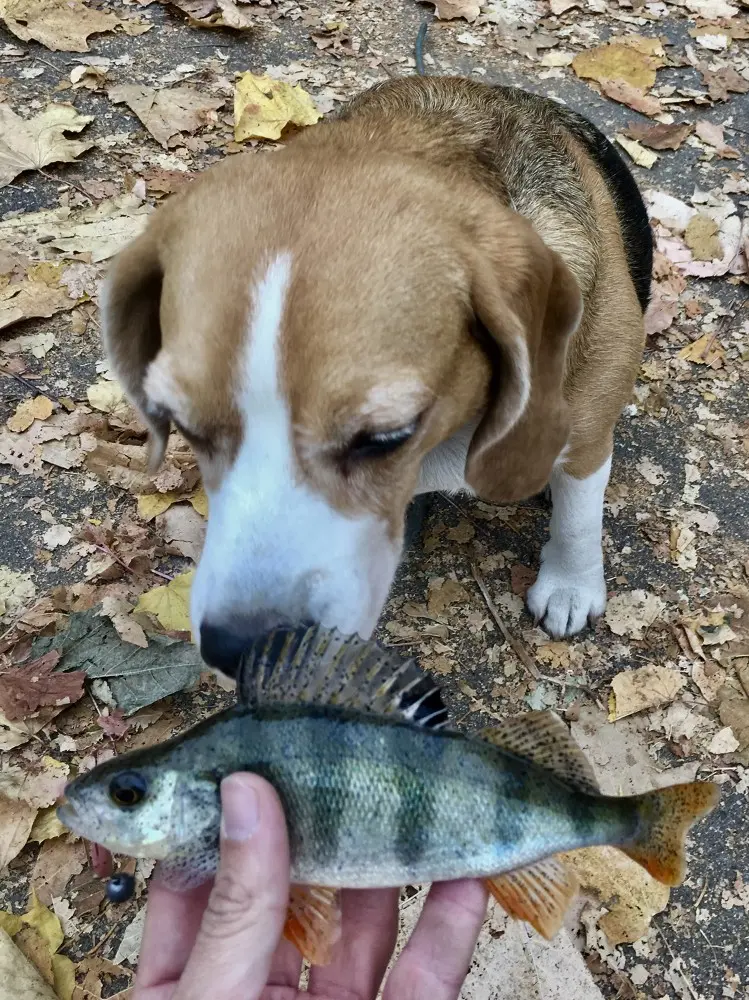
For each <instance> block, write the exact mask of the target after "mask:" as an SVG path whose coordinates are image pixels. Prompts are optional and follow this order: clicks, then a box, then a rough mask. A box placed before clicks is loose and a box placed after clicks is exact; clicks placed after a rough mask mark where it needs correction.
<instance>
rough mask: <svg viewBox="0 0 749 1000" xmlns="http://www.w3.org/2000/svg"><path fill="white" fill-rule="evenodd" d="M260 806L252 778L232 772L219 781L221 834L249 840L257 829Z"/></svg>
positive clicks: (228, 837) (235, 838)
mask: <svg viewBox="0 0 749 1000" xmlns="http://www.w3.org/2000/svg"><path fill="white" fill-rule="evenodd" d="M259 820H260V807H259V802H258V797H257V792H256V791H255V787H254V785H253V783H252V779H251V778H248V777H246V776H245V775H242V774H232V775H230V776H229V777H228V778H224V780H223V781H222V782H221V835H222V836H223V837H224V838H226V840H240V841H241V840H249V838H250V837H251V836H252V835H253V833H254V832H255V830H256V829H257V825H258V822H259Z"/></svg>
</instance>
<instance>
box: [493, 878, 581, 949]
mask: <svg viewBox="0 0 749 1000" xmlns="http://www.w3.org/2000/svg"><path fill="white" fill-rule="evenodd" d="M486 885H487V887H488V889H489V892H490V893H491V894H492V896H494V898H495V899H496V900H497V902H498V903H499V904H500V906H501V907H502V908H503V909H504V910H505V911H506V912H507V913H509V915H510V916H511V917H515V918H516V919H517V920H526V921H527V922H528V923H529V924H530V925H531V927H533V928H534V929H535V930H537V931H538V933H539V934H541V935H542V936H543V937H545V938H546V940H547V941H550V940H551V939H552V938H553V937H554V935H555V934H556V933H557V931H558V930H559V928H560V927H561V926H562V923H563V921H564V915H565V913H566V912H567V909H568V907H569V905H570V903H571V902H572V900H573V899H574V898H575V894H576V893H577V890H578V887H579V886H578V881H577V878H576V877H575V876H574V875H573V874H572V872H570V871H569V870H568V869H567V868H566V867H565V865H564V864H563V863H562V862H561V861H560V860H559V858H544V860H543V861H537V862H536V864H534V865H529V866H528V867H527V868H518V869H516V870H515V871H512V872H505V874H504V875H497V876H496V877H495V878H488V879H486Z"/></svg>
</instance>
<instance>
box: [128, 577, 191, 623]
mask: <svg viewBox="0 0 749 1000" xmlns="http://www.w3.org/2000/svg"><path fill="white" fill-rule="evenodd" d="M194 576H195V571H194V570H190V571H189V572H187V573H181V574H180V575H179V576H175V578H174V579H173V580H172V581H170V583H168V584H167V585H166V586H165V587H154V589H153V590H148V591H146V593H145V594H141V595H140V597H139V599H138V603H137V605H136V606H135V611H136V612H138V611H146V612H147V613H148V614H150V615H153V616H154V618H156V619H157V620H158V621H159V623H160V624H161V625H162V626H163V627H164V628H165V629H167V630H168V631H170V632H189V631H190V587H191V586H192V578H193V577H194Z"/></svg>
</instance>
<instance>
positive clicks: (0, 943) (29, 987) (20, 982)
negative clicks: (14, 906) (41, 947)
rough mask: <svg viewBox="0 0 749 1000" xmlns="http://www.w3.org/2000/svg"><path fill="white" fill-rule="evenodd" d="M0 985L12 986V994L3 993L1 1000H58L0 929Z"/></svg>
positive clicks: (37, 972)
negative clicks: (10, 984)
mask: <svg viewBox="0 0 749 1000" xmlns="http://www.w3.org/2000/svg"><path fill="white" fill-rule="evenodd" d="M0 983H3V984H5V985H7V984H9V983H12V984H13V993H12V994H11V993H6V992H5V985H3V986H2V987H0V989H2V991H3V993H5V997H4V998H3V1000H6V998H7V1000H60V998H59V997H57V996H56V995H55V992H54V990H53V989H52V987H51V986H50V985H49V984H48V983H46V982H45V981H44V979H43V978H42V976H41V975H40V973H39V971H38V970H37V968H36V966H34V965H33V964H32V963H31V962H30V961H29V960H28V959H27V958H26V956H25V955H24V954H23V952H22V951H21V950H20V949H19V948H17V947H16V946H15V944H13V941H12V939H11V938H10V936H9V935H8V933H7V932H6V931H5V930H3V928H2V927H0Z"/></svg>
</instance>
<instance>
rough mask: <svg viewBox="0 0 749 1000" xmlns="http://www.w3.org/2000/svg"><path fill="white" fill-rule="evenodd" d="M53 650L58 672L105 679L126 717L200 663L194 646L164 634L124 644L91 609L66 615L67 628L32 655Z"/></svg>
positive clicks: (180, 683)
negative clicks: (145, 642)
mask: <svg viewBox="0 0 749 1000" xmlns="http://www.w3.org/2000/svg"><path fill="white" fill-rule="evenodd" d="M51 649H56V650H58V651H59V652H60V653H61V654H62V657H61V659H60V664H59V667H60V669H62V670H80V669H83V670H85V673H86V675H87V676H88V677H89V678H91V679H95V678H99V679H103V680H106V682H107V684H108V685H109V687H110V688H111V691H112V695H113V697H114V701H115V702H116V704H117V706H118V707H119V708H121V709H122V711H123V713H124V714H125V715H128V716H129V715H131V714H132V713H134V712H137V711H138V709H140V708H144V707H145V706H147V705H152V704H153V703H154V702H155V701H160V700H161V699H162V698H166V697H168V696H169V695H170V694H174V693H175V692H176V691H180V690H181V689H182V688H184V687H186V686H187V685H188V684H191V683H192V682H193V681H195V680H197V678H198V677H199V676H200V672H201V670H203V669H204V664H203V662H202V660H201V659H200V654H199V652H198V650H197V649H196V647H195V646H193V645H192V643H189V642H182V641H179V640H177V639H173V638H170V637H169V636H166V635H158V634H153V635H149V641H148V647H147V648H145V649H140V648H138V647H137V646H134V645H131V644H129V643H124V642H123V641H122V640H121V639H120V637H119V636H118V634H117V632H116V631H115V629H114V627H113V626H112V624H111V623H110V622H109V621H108V620H107V619H106V618H103V617H101V616H100V615H98V614H97V612H96V610H90V611H83V612H75V613H73V614H71V615H69V616H68V628H67V631H65V632H59V633H58V634H57V635H55V636H51V637H46V636H45V637H41V638H38V639H36V640H35V641H34V644H33V646H32V652H33V654H34V655H35V656H37V655H40V654H43V653H46V652H49V651H50V650H51Z"/></svg>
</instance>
